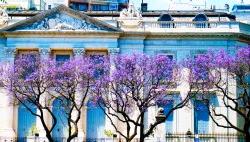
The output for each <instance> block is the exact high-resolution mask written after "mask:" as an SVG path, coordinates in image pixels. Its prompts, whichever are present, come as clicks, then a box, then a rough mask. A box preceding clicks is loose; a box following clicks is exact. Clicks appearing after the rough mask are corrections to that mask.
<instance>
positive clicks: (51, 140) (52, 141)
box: [46, 132, 54, 142]
mask: <svg viewBox="0 0 250 142" xmlns="http://www.w3.org/2000/svg"><path fill="white" fill-rule="evenodd" d="M46 137H47V139H48V140H49V142H54V140H53V138H52V136H51V135H50V134H47V132H46Z"/></svg>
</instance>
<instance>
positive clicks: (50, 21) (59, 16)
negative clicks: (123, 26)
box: [17, 13, 106, 31]
mask: <svg viewBox="0 0 250 142" xmlns="http://www.w3.org/2000/svg"><path fill="white" fill-rule="evenodd" d="M17 30H21V31H23V30H24V31H29V30H44V31H54V30H55V31H64V30H66V31H67V30H69V31H74V30H83V31H104V30H106V29H103V28H102V27H99V26H97V25H95V24H93V23H90V22H88V21H85V20H80V19H77V18H74V17H71V16H69V15H67V14H63V13H56V14H54V15H50V17H46V18H45V19H43V20H41V21H38V22H35V23H33V24H32V25H29V26H24V27H20V28H18V29H17Z"/></svg>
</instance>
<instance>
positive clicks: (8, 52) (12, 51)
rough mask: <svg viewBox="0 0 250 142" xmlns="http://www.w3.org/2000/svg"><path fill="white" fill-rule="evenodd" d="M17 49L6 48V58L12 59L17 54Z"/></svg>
mask: <svg viewBox="0 0 250 142" xmlns="http://www.w3.org/2000/svg"><path fill="white" fill-rule="evenodd" d="M16 51H17V50H16V49H15V48H4V54H5V55H6V57H11V56H13V55H15V54H16Z"/></svg>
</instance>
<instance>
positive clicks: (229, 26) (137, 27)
mask: <svg viewBox="0 0 250 142" xmlns="http://www.w3.org/2000/svg"><path fill="white" fill-rule="evenodd" d="M131 24H133V26H127V25H131ZM119 25H120V28H121V29H123V30H124V31H138V32H166V33H204V32H205V33H245V34H247V35H250V25H249V24H245V23H241V22H236V21H228V22H222V21H216V22H207V21H206V22H193V21H188V22H182V21H181V22H179V21H164V22H163V21H139V20H133V19H131V20H120V21H119ZM131 27H133V28H131Z"/></svg>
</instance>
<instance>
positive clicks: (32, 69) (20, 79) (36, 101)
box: [0, 54, 57, 142]
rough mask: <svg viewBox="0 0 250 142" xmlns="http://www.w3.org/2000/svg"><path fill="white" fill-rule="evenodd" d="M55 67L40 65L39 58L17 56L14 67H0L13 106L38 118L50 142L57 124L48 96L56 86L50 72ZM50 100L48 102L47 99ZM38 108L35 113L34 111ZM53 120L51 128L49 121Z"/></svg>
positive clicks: (44, 61)
mask: <svg viewBox="0 0 250 142" xmlns="http://www.w3.org/2000/svg"><path fill="white" fill-rule="evenodd" d="M52 66H54V62H53V61H51V60H43V61H41V60H40V59H39V57H38V55H37V54H32V55H20V56H17V57H16V59H15V61H14V63H2V64H1V67H0V69H1V76H0V78H1V84H2V85H3V87H5V89H7V90H8V92H9V94H10V95H11V96H10V98H13V102H17V103H18V104H21V105H23V106H24V107H25V108H26V109H27V110H28V111H29V112H30V113H31V114H32V115H34V116H36V117H38V118H39V120H40V122H41V124H42V126H43V128H44V130H45V132H46V137H47V138H48V140H49V141H51V142H52V141H53V139H52V135H51V132H52V130H53V129H54V127H55V125H56V123H57V120H56V117H55V115H54V114H53V112H52V110H51V107H50V104H49V103H48V102H50V99H53V98H51V97H46V94H48V92H49V91H50V89H51V88H52V87H53V86H54V84H53V79H52V78H51V76H50V75H51V74H53V71H52V70H50V69H51V67H52ZM45 98H47V100H46V101H44V99H45ZM34 108H35V109H34ZM47 115H48V116H50V117H51V118H52V120H53V123H52V125H51V126H49V125H48V122H47V121H46V120H47V119H46V117H47Z"/></svg>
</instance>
